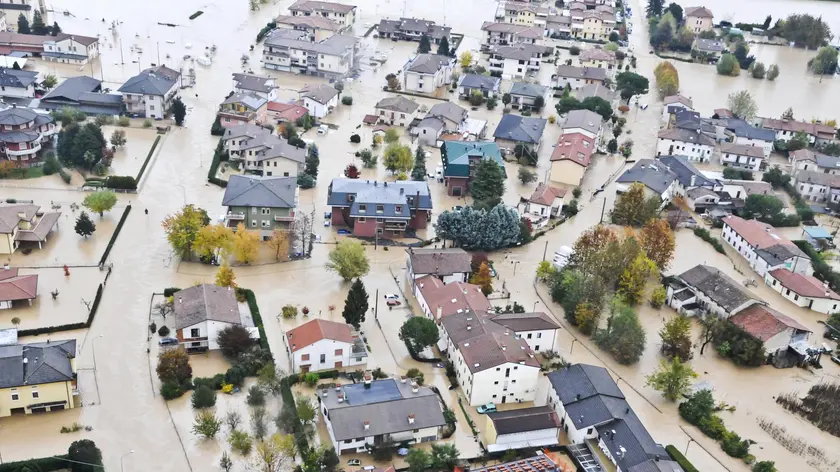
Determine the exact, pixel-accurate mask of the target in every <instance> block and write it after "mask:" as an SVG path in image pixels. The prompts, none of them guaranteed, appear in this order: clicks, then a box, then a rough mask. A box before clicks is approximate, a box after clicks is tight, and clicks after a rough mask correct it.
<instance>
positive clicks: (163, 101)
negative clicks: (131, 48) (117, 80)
mask: <svg viewBox="0 0 840 472" xmlns="http://www.w3.org/2000/svg"><path fill="white" fill-rule="evenodd" d="M180 88H181V73H180V72H178V71H175V70H172V69H170V68H168V67H166V66H156V67H150V68H148V69H146V70H144V71H142V72H140V73H139V74H137V75H135V76H134V77H132V78H130V79H128V80H127V81H126V82H125V83H124V84H123V85H122V87H120V88H119V92H120V93H122V95H123V103H124V104H125V111H126V113H128V114H129V115H136V116H140V117H147V118H160V119H162V118H164V117H165V116H166V112H167V111H168V110H169V108H170V107H171V106H172V101H173V100H175V98H176V97H177V95H178V90H179V89H180Z"/></svg>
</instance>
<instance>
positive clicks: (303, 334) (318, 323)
mask: <svg viewBox="0 0 840 472" xmlns="http://www.w3.org/2000/svg"><path fill="white" fill-rule="evenodd" d="M322 339H330V340H333V341H339V342H343V343H347V344H353V335H352V333H351V332H350V325H348V324H344V323H336V322H335V321H329V320H321V319H316V320H311V321H307V322H306V323H304V324H302V325H300V326H298V327H297V328H292V329H290V330H288V331H286V340H287V341H288V345H289V349H291V350H292V352H296V351H299V350H301V349H303V348H305V347H307V346H311V345H312V344H315V343H316V342H318V341H321V340H322Z"/></svg>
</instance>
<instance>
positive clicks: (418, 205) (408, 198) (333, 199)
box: [327, 179, 432, 219]
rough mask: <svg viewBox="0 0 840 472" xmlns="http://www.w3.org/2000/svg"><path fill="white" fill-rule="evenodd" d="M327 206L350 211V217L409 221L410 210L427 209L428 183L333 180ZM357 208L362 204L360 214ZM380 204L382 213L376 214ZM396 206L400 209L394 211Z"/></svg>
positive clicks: (430, 202) (428, 201)
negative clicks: (363, 206)
mask: <svg viewBox="0 0 840 472" xmlns="http://www.w3.org/2000/svg"><path fill="white" fill-rule="evenodd" d="M327 205H329V206H335V207H345V208H350V216H354V217H355V216H364V217H375V218H397V219H409V218H411V210H414V209H420V210H431V209H432V197H431V194H430V192H429V184H427V183H426V182H415V181H410V180H403V181H397V182H377V181H375V180H362V179H333V181H332V183H331V184H330V188H329V193H328V196H327ZM359 205H366V208H365V210H364V211H360V209H359ZM376 205H382V206H383V208H382V211H381V212H377V211H376ZM397 206H400V207H401V208H400V210H401V211H399V212H397Z"/></svg>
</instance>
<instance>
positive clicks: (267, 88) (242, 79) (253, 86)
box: [233, 73, 276, 93]
mask: <svg viewBox="0 0 840 472" xmlns="http://www.w3.org/2000/svg"><path fill="white" fill-rule="evenodd" d="M233 80H235V81H236V87H237V88H241V89H243V90H251V91H254V92H263V93H269V92H271V91H272V90H273V89H274V88H276V87H272V86H271V85H268V84H267V83H266V82H268V81H270V80H271V78H270V77H262V76H259V75H253V74H240V73H234V74H233Z"/></svg>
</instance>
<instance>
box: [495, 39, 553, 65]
mask: <svg viewBox="0 0 840 472" xmlns="http://www.w3.org/2000/svg"><path fill="white" fill-rule="evenodd" d="M549 49H550V48H548V47H546V46H537V45H536V44H527V43H519V44H515V45H513V46H494V47H493V48H492V53H493V54H495V55H497V56H499V57H501V58H504V59H517V60H520V61H527V60H529V59H531V58H533V57H537V56H542V55H543V54H546V53H547V52H549Z"/></svg>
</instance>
